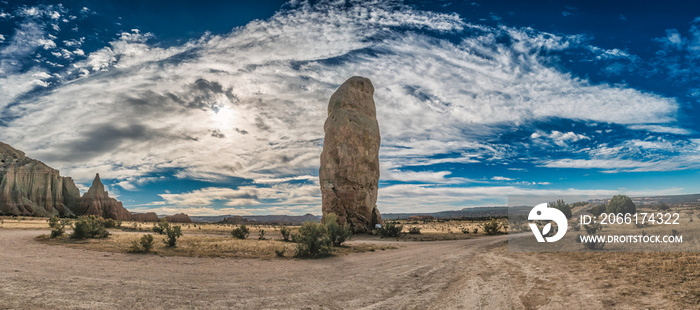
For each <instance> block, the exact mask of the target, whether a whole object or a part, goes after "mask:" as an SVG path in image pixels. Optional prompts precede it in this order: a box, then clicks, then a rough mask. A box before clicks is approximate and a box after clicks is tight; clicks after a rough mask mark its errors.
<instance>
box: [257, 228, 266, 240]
mask: <svg viewBox="0 0 700 310" xmlns="http://www.w3.org/2000/svg"><path fill="white" fill-rule="evenodd" d="M258 240H265V230H264V229H261V230H260V235H259V236H258Z"/></svg>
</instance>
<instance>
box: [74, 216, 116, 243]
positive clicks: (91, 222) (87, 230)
mask: <svg viewBox="0 0 700 310" xmlns="http://www.w3.org/2000/svg"><path fill="white" fill-rule="evenodd" d="M107 236H109V232H108V231H107V229H106V227H105V224H104V220H103V219H102V218H101V217H95V216H94V215H89V216H85V215H83V216H81V217H79V218H78V219H76V220H75V222H74V223H73V233H72V234H71V235H70V237H71V238H73V239H91V238H107Z"/></svg>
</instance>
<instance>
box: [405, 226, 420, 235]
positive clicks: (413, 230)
mask: <svg viewBox="0 0 700 310" xmlns="http://www.w3.org/2000/svg"><path fill="white" fill-rule="evenodd" d="M408 233H409V234H412V235H420V227H411V229H409V230H408Z"/></svg>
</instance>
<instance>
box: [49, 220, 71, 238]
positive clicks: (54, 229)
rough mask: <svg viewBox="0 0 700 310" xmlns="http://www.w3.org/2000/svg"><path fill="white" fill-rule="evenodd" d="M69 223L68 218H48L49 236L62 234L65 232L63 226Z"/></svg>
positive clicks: (54, 236)
mask: <svg viewBox="0 0 700 310" xmlns="http://www.w3.org/2000/svg"><path fill="white" fill-rule="evenodd" d="M68 223H70V221H69V220H65V219H64V220H61V219H59V218H58V216H54V217H52V218H50V219H49V227H51V238H56V237H60V236H63V234H64V233H65V232H66V231H65V227H66V225H68Z"/></svg>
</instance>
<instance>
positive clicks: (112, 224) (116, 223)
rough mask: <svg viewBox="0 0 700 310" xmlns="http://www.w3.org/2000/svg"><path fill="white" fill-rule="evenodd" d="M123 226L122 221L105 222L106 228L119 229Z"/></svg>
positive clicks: (107, 220) (110, 220)
mask: <svg viewBox="0 0 700 310" xmlns="http://www.w3.org/2000/svg"><path fill="white" fill-rule="evenodd" d="M121 226H122V221H120V220H113V219H106V220H105V227H106V228H119V227H121Z"/></svg>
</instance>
